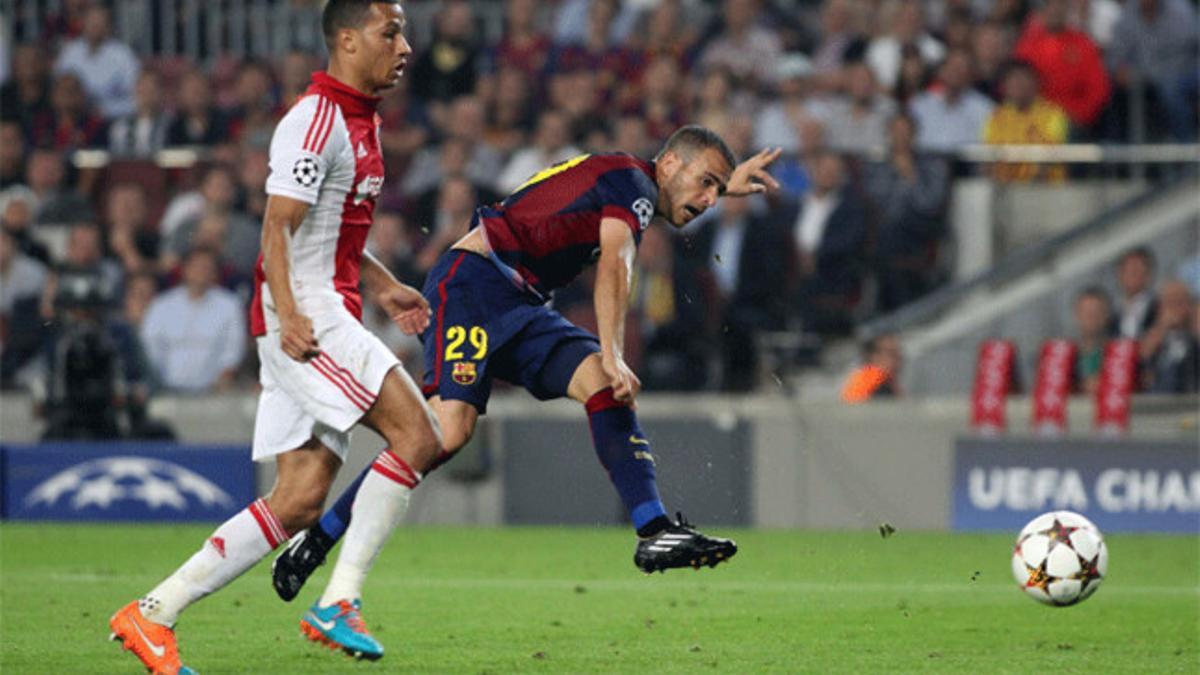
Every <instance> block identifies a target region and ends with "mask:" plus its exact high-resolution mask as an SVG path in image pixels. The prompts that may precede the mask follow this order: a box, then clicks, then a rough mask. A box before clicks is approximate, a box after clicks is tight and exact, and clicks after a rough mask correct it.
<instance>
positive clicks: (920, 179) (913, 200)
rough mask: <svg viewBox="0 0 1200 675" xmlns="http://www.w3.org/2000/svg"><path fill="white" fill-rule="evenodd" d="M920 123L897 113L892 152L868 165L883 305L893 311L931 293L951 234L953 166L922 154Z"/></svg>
mask: <svg viewBox="0 0 1200 675" xmlns="http://www.w3.org/2000/svg"><path fill="white" fill-rule="evenodd" d="M914 126H915V124H914V122H913V120H912V118H910V117H908V116H906V115H897V116H896V117H895V118H893V119H892V121H891V124H889V125H888V131H889V142H888V155H887V158H886V159H885V160H884V161H882V162H873V163H871V164H869V165H868V166H867V168H866V171H865V175H866V192H867V196H868V197H870V199H871V202H872V205H873V206H874V209H875V213H876V219H877V220H876V223H877V230H876V239H877V242H876V244H877V249H878V253H877V256H878V264H877V266H876V269H877V275H878V280H879V297H878V303H879V307H880V309H882V310H884V311H892V310H894V309H896V308H898V307H900V306H902V305H905V304H907V303H909V302H912V301H913V300H916V299H917V298H919V297H921V296H922V295H924V294H925V293H927V292H928V291H929V290H930V289H931V288H932V287H933V283H934V281H935V277H936V262H937V247H938V243H939V241H940V240H941V238H942V236H943V235H944V234H945V232H946V229H947V228H946V220H945V215H946V204H947V201H948V199H949V192H950V167H949V164H948V162H947V161H946V160H944V159H942V158H941V157H936V156H929V155H921V154H918V153H917V152H916V151H915V149H914V145H913V141H914V139H915V137H916V129H915V128H914Z"/></svg>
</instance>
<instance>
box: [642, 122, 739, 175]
mask: <svg viewBox="0 0 1200 675" xmlns="http://www.w3.org/2000/svg"><path fill="white" fill-rule="evenodd" d="M709 148H713V149H715V150H716V151H717V152H719V153H721V157H723V158H724V159H725V161H726V162H728V163H729V168H731V169H732V168H735V167H736V166H737V158H736V157H734V155H733V151H732V150H730V149H729V146H728V145H726V144H725V141H724V140H723V139H722V138H721V136H720V134H718V133H717V132H715V131H713V130H712V129H709V128H707V127H702V126H699V125H697V124H689V125H687V126H683V127H679V128H678V129H676V130H675V133H673V134H671V137H670V138H668V139H667V142H666V143H665V144H663V147H662V150H660V151H659V152H658V156H659V157H662V156H663V155H664V154H666V153H667V152H674V153H675V154H676V155H679V156H680V157H681V158H682V159H683V160H684V161H688V160H690V159H691V158H692V157H693V155H694V153H695V152H697V151H701V150H708V149H709Z"/></svg>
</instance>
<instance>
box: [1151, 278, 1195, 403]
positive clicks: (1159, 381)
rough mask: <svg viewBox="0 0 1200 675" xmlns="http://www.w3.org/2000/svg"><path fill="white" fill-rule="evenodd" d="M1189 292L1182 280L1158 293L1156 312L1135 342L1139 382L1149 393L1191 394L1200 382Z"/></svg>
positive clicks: (1173, 281) (1171, 282)
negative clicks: (1138, 359) (1146, 328)
mask: <svg viewBox="0 0 1200 675" xmlns="http://www.w3.org/2000/svg"><path fill="white" fill-rule="evenodd" d="M1192 304H1193V301H1192V294H1191V293H1190V292H1189V291H1188V287H1187V284H1185V283H1183V282H1182V281H1175V280H1171V281H1167V282H1166V283H1164V284H1163V285H1162V289H1160V290H1159V292H1158V315H1157V317H1156V318H1155V321H1154V325H1152V326H1151V327H1150V328H1149V330H1147V331H1146V334H1145V335H1143V336H1142V338H1141V341H1140V344H1139V345H1138V353H1139V355H1140V356H1141V358H1142V364H1143V366H1142V385H1143V388H1144V390H1145V391H1146V392H1148V393H1152V394H1190V393H1194V392H1196V391H1197V389H1198V386H1197V385H1198V383H1200V343H1197V339H1196V335H1195V334H1194V333H1193V332H1192Z"/></svg>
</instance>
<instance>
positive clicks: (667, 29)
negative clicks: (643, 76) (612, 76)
mask: <svg viewBox="0 0 1200 675" xmlns="http://www.w3.org/2000/svg"><path fill="white" fill-rule="evenodd" d="M626 4H627V5H633V4H634V3H632V2H630V3H626ZM683 5H684V3H683V0H659V1H658V3H657V4H656V5H654V6H653V8H651V9H649V10H647V11H646V12H645V13H644V15H643V16H644V19H645V30H644V31H641V30H639V31H637V32H635V33H634V34H632V35H631V36H630V38H631V39H632V40H634V41H636V40H639V39H640V40H641V44H640V48H641V51H642V53H643V54H644V55H645V57H646V61H647V62H649V61H651V60H653V59H655V58H658V57H661V56H665V57H668V58H670V59H672V60H674V61H675V63H676V65H678V66H679V67H680V68H687V67H689V66H690V65H691V62H692V57H693V56H694V54H693V51H694V48H695V45H696V39H697V35H696V27H695V26H694V25H692V24H691V23H689V22H687V21H685V20H684V19H685V17H684V6H683ZM643 32H644V37H643V35H642V33H643ZM647 93H649V92H647Z"/></svg>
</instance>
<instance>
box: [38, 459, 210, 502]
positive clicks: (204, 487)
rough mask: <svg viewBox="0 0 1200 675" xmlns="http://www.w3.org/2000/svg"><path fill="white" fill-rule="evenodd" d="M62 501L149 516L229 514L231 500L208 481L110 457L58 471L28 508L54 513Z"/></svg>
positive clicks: (178, 469) (165, 465)
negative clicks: (192, 509)
mask: <svg viewBox="0 0 1200 675" xmlns="http://www.w3.org/2000/svg"><path fill="white" fill-rule="evenodd" d="M59 500H63V502H64V505H69V506H70V507H71V508H72V509H74V510H76V511H78V510H81V509H84V508H87V507H94V508H99V509H108V508H110V507H112V506H113V505H114V504H116V503H117V502H122V501H135V502H142V503H143V504H145V505H146V506H147V507H148V508H150V509H151V510H157V509H160V508H163V507H169V508H172V509H174V510H176V511H184V510H187V509H188V507H189V501H190V502H191V503H192V504H199V505H200V506H202V507H203V508H206V509H210V508H217V507H220V508H229V507H231V506H233V498H232V497H231V496H230V495H229V493H227V492H225V491H224V490H222V489H221V488H220V487H218V486H217V485H215V484H214V483H212V481H209V480H208V479H207V478H205V477H204V476H201V475H200V474H198V473H196V472H194V471H190V470H188V469H185V468H183V467H182V466H179V465H178V464H173V463H171V462H164V461H161V460H157V459H149V458H146V457H130V456H125V457H108V458H106V459H97V460H93V461H90V462H84V463H82V464H76V465H75V466H73V467H71V468H69V469H64V470H62V471H59V472H58V473H56V474H54V475H53V476H51V477H50V478H48V479H47V480H45V481H44V482H42V483H41V484H40V485H38V486H37V487H36V488H34V489H33V491H32V492H30V493H29V496H27V497H26V498H25V506H26V508H30V507H35V506H40V505H45V506H48V507H52V506H54V505H55V504H57V503H58V502H59Z"/></svg>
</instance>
